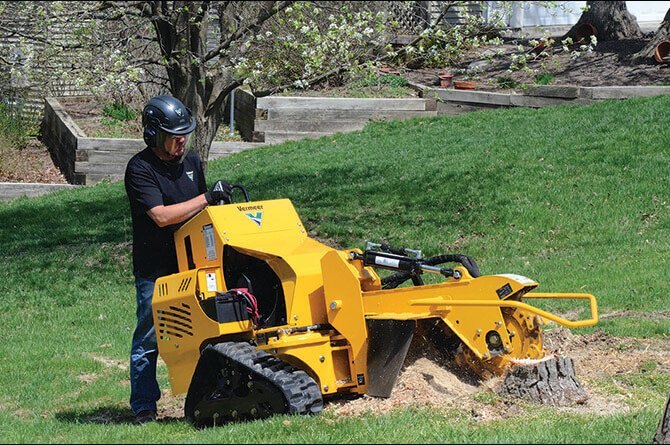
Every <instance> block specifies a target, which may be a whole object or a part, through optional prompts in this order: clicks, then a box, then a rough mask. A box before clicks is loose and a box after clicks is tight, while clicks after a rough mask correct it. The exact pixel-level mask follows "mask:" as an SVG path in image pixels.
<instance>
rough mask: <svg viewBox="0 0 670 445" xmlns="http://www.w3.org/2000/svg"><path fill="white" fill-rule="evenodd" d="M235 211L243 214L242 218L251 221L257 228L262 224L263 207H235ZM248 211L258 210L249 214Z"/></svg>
mask: <svg viewBox="0 0 670 445" xmlns="http://www.w3.org/2000/svg"><path fill="white" fill-rule="evenodd" d="M237 210H239V211H240V212H245V213H244V216H246V217H247V218H249V219H250V220H252V221H253V222H255V223H256V225H258V227H260V226H261V223H262V222H263V206H261V205H256V206H237ZM249 210H260V211H259V212H250V211H249Z"/></svg>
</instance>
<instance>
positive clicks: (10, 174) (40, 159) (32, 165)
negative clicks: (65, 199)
mask: <svg viewBox="0 0 670 445" xmlns="http://www.w3.org/2000/svg"><path fill="white" fill-rule="evenodd" d="M0 182H23V183H40V184H42V183H44V184H67V180H66V179H65V176H63V174H62V173H61V171H60V170H59V169H58V167H56V164H55V163H54V161H53V159H52V158H51V155H50V153H49V150H48V149H47V148H46V146H45V145H44V144H42V143H41V142H40V141H39V140H37V139H34V140H31V141H30V142H29V143H28V145H27V146H26V147H25V148H22V149H15V148H9V147H7V148H5V147H1V146H0Z"/></svg>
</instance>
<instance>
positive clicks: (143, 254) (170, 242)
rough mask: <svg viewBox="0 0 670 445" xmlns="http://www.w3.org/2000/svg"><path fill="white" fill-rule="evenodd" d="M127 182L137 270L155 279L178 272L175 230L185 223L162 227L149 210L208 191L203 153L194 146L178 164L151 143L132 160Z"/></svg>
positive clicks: (143, 276)
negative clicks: (202, 159)
mask: <svg viewBox="0 0 670 445" xmlns="http://www.w3.org/2000/svg"><path fill="white" fill-rule="evenodd" d="M125 186H126V193H127V194H128V200H129V201H130V214H131V216H132V222H133V273H134V274H135V276H138V277H142V278H148V279H151V280H155V279H156V278H158V277H161V276H164V275H169V274H173V273H175V272H177V271H178V267H177V253H176V252H175V245H174V232H175V231H176V230H177V229H178V228H179V227H180V226H181V224H174V225H171V226H166V227H162V228H161V227H158V226H157V225H156V223H154V222H153V220H152V219H151V218H150V217H149V215H147V210H149V209H152V208H154V207H156V206H159V205H164V206H169V205H170V204H176V203H179V202H184V201H188V200H189V199H191V198H194V197H196V196H198V195H200V194H202V193H205V192H206V191H207V185H206V183H205V177H204V173H203V170H202V162H201V161H200V157H199V156H198V154H197V153H196V152H195V151H193V150H191V151H189V152H188V153H187V155H186V157H185V159H184V162H182V163H181V164H174V163H169V162H165V161H162V160H161V159H160V158H158V156H156V155H155V154H154V152H153V151H152V150H151V149H150V148H148V147H147V148H145V149H144V150H142V151H141V152H139V153H137V154H136V155H135V156H133V157H132V158H131V159H130V161H128V165H127V166H126V174H125Z"/></svg>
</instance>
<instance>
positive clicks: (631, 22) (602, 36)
mask: <svg viewBox="0 0 670 445" xmlns="http://www.w3.org/2000/svg"><path fill="white" fill-rule="evenodd" d="M586 5H587V6H588V7H589V9H588V10H586V11H584V13H583V14H582V16H581V17H580V18H579V21H577V23H575V25H574V26H573V27H572V28H571V29H570V31H568V32H567V33H566V34H565V35H564V36H563V39H565V38H566V37H571V38H572V39H573V41H574V42H575V43H577V40H579V37H581V36H584V30H585V27H586V26H588V25H592V26H593V27H595V30H596V37H597V38H598V41H599V42H606V41H610V40H622V39H636V38H641V37H642V30H641V29H640V25H638V23H637V19H636V18H635V16H634V15H632V14H631V13H630V12H628V8H626V2H625V1H612V2H601V1H587V2H586Z"/></svg>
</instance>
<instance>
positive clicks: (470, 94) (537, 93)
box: [415, 85, 670, 115]
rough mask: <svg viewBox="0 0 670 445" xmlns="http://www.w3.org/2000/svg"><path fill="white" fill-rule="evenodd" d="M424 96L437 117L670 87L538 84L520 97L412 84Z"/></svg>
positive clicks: (633, 94)
mask: <svg viewBox="0 0 670 445" xmlns="http://www.w3.org/2000/svg"><path fill="white" fill-rule="evenodd" d="M415 87H416V88H419V89H421V90H422V91H423V96H424V97H430V98H434V99H436V100H437V101H438V105H437V114H438V115H443V114H460V113H465V112H468V111H475V110H479V109H486V108H499V107H530V108H542V107H549V106H555V105H566V104H575V105H586V104H590V103H593V102H594V101H598V100H607V99H630V98H633V97H642V96H658V95H662V94H670V86H658V87H657V86H607V87H579V86H568V85H538V86H534V87H530V88H528V89H527V90H524V92H523V94H517V93H494V92H488V91H473V90H456V89H452V88H435V87H428V86H425V85H415Z"/></svg>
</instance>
